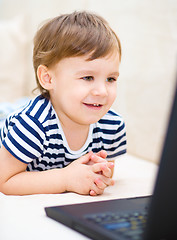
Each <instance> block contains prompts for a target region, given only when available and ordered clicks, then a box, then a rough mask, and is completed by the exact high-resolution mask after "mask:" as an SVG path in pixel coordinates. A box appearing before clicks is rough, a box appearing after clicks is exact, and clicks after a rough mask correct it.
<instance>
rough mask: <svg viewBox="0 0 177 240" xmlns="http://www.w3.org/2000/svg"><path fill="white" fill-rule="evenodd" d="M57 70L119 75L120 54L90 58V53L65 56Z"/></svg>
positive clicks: (57, 65)
mask: <svg viewBox="0 0 177 240" xmlns="http://www.w3.org/2000/svg"><path fill="white" fill-rule="evenodd" d="M55 70H57V72H58V71H59V72H60V71H72V72H73V73H74V74H77V75H79V74H84V73H87V74H93V73H94V72H99V71H102V72H107V73H108V72H109V73H110V74H114V75H116V76H118V75H119V54H112V55H109V56H105V57H101V58H97V59H93V60H88V55H85V56H77V57H68V58H64V59H62V60H61V61H59V62H58V64H56V68H55Z"/></svg>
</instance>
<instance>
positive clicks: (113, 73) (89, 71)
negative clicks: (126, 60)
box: [76, 69, 119, 76]
mask: <svg viewBox="0 0 177 240" xmlns="http://www.w3.org/2000/svg"><path fill="white" fill-rule="evenodd" d="M94 73H95V72H94V71H92V70H87V69H83V70H81V71H78V72H76V74H78V75H80V74H81V75H82V74H94ZM109 75H116V76H119V72H110V73H109Z"/></svg>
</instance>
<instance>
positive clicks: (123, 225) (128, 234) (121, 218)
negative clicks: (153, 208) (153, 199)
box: [85, 211, 147, 240]
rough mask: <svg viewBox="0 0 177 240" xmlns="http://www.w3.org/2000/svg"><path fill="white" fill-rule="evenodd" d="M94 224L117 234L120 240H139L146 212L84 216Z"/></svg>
mask: <svg viewBox="0 0 177 240" xmlns="http://www.w3.org/2000/svg"><path fill="white" fill-rule="evenodd" d="M85 218H86V219H87V220H89V221H92V222H94V224H99V225H101V226H102V227H104V228H105V229H107V230H110V231H113V232H115V233H117V234H118V235H119V236H120V238H121V237H122V238H123V237H124V238H125V239H126V238H127V239H132V240H139V239H142V234H143V230H144V227H145V224H146V219H147V212H145V211H144V212H141V213H140V212H134V213H124V214H120V212H119V213H110V212H108V213H98V214H89V215H87V216H85Z"/></svg>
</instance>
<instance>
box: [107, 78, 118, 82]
mask: <svg viewBox="0 0 177 240" xmlns="http://www.w3.org/2000/svg"><path fill="white" fill-rule="evenodd" d="M115 81H117V78H113V77H110V78H107V79H106V82H115Z"/></svg>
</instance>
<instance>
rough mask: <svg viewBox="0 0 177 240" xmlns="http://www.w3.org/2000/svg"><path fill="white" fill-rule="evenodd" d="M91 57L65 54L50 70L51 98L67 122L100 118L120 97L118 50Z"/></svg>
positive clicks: (64, 121)
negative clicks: (118, 86) (118, 96)
mask: <svg viewBox="0 0 177 240" xmlns="http://www.w3.org/2000/svg"><path fill="white" fill-rule="evenodd" d="M87 59H88V56H86V57H85V56H82V57H70V58H64V59H63V60H61V61H60V62H59V63H57V64H56V65H55V66H54V67H53V68H51V69H49V71H48V72H49V75H50V77H51V84H52V87H51V90H50V97H51V101H52V104H53V106H54V108H55V111H56V113H57V115H58V117H59V119H60V121H61V123H62V124H63V125H65V126H67V125H69V126H71V125H73V124H79V125H87V126H89V125H90V124H92V123H95V122H97V121H98V120H99V119H100V118H102V117H103V116H104V115H105V114H106V113H107V111H108V110H109V109H110V107H111V105H112V104H113V102H114V100H115V98H116V92H117V89H116V87H117V78H118V75H119V72H118V70H119V55H118V53H116V54H115V53H114V54H112V55H110V56H106V57H102V58H98V59H95V60H91V61H88V60H87Z"/></svg>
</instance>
